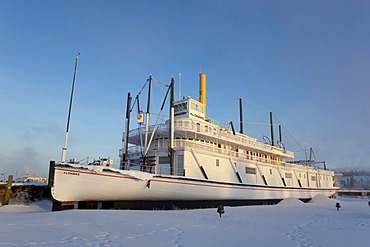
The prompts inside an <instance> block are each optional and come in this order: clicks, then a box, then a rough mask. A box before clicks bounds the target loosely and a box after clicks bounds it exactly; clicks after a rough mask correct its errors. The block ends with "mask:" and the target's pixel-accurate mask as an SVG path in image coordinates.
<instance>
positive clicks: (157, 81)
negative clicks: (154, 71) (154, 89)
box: [152, 78, 170, 87]
mask: <svg viewBox="0 0 370 247" xmlns="http://www.w3.org/2000/svg"><path fill="white" fill-rule="evenodd" d="M152 79H153V82H156V83H158V84H162V85H164V86H166V87H169V86H170V85H169V84H166V83H164V82H161V81H160V80H157V79H155V78H152Z"/></svg>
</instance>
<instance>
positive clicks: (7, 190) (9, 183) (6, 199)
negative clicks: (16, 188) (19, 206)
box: [4, 175, 13, 205]
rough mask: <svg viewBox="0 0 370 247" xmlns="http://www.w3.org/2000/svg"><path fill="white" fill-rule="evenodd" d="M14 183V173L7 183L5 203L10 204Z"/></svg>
mask: <svg viewBox="0 0 370 247" xmlns="http://www.w3.org/2000/svg"><path fill="white" fill-rule="evenodd" d="M12 184H13V175H9V177H8V183H7V184H6V187H5V195H4V205H8V204H9V200H10V195H11V193H12Z"/></svg>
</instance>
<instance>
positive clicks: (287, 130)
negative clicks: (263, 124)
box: [272, 114, 307, 150]
mask: <svg viewBox="0 0 370 247" xmlns="http://www.w3.org/2000/svg"><path fill="white" fill-rule="evenodd" d="M272 115H273V116H274V118H275V119H276V120H277V121H278V122H279V123H280V125H281V126H282V127H283V128H284V129H285V130H286V132H287V133H288V134H289V135H290V137H291V138H292V139H293V140H294V141H295V143H296V144H297V145H298V146H299V147H301V148H302V149H303V150H304V149H305V148H304V147H303V146H302V145H301V144H300V143H299V142H301V143H302V144H303V145H305V146H306V145H307V144H306V143H305V142H304V141H303V140H302V139H300V138H298V137H296V136H294V135H293V133H291V132H290V131H289V129H288V128H287V127H286V126H285V125H284V124H283V123H282V122H281V121H280V120H279V119H278V118H277V117H276V115H275V114H272ZM297 139H299V140H297Z"/></svg>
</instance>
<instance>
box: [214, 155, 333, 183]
mask: <svg viewBox="0 0 370 247" xmlns="http://www.w3.org/2000/svg"><path fill="white" fill-rule="evenodd" d="M217 161H218V160H217ZM217 166H218V165H217ZM245 173H246V174H256V168H252V167H247V166H246V167H245ZM270 174H272V169H270ZM303 177H304V178H306V174H305V173H303ZM322 177H323V180H325V181H331V180H332V178H331V177H329V176H322ZM285 178H293V174H292V173H288V172H286V173H285ZM299 178H301V173H299ZM319 179H320V180H321V176H319ZM311 181H316V176H311Z"/></svg>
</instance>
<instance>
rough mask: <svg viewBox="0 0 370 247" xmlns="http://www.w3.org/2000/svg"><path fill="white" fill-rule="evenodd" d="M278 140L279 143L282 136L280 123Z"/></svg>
mask: <svg viewBox="0 0 370 247" xmlns="http://www.w3.org/2000/svg"><path fill="white" fill-rule="evenodd" d="M279 141H280V143H282V142H283V139H282V136H281V125H280V124H279Z"/></svg>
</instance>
